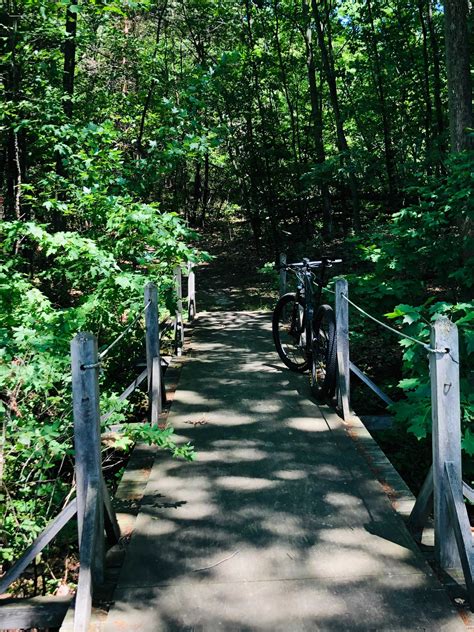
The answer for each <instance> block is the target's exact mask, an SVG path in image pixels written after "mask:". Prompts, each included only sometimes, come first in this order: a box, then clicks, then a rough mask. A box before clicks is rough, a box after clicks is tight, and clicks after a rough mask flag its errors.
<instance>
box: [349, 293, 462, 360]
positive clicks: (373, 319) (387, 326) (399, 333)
mask: <svg viewBox="0 0 474 632" xmlns="http://www.w3.org/2000/svg"><path fill="white" fill-rule="evenodd" d="M341 296H342V298H343V299H344V300H345V301H347V302H348V303H349V305H352V307H354V308H355V309H356V310H358V311H359V312H360V313H361V314H362V315H363V316H365V317H366V318H370V320H372V321H373V322H374V323H377V325H380V326H381V327H384V328H385V329H387V330H388V331H391V332H392V333H393V334H396V335H397V336H400V338H405V339H406V340H411V341H412V342H414V343H415V344H417V345H420V346H422V347H423V348H424V349H426V351H429V352H430V353H449V349H432V348H431V347H430V345H429V344H427V343H426V342H423V341H422V340H418V339H417V338H414V337H413V336H409V335H408V334H406V333H404V332H403V331H399V330H398V329H394V327H390V325H387V323H384V322H382V321H381V320H378V318H375V316H372V314H369V313H368V312H366V311H365V310H364V309H362V307H360V306H359V305H357V304H356V303H354V301H351V299H350V298H349V297H348V296H346V295H345V294H341Z"/></svg>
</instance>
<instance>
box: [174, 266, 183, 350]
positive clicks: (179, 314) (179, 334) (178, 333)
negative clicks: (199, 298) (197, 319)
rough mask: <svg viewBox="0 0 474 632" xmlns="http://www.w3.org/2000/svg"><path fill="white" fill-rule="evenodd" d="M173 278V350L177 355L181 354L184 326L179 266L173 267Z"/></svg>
mask: <svg viewBox="0 0 474 632" xmlns="http://www.w3.org/2000/svg"><path fill="white" fill-rule="evenodd" d="M174 279H175V287H176V296H177V306H176V315H175V323H174V333H175V352H176V355H177V356H181V355H182V353H183V346H184V327H183V283H182V272H181V266H176V267H175V269H174Z"/></svg>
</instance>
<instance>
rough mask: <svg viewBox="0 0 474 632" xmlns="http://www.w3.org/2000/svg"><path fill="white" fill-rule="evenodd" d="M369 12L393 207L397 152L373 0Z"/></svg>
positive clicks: (389, 190) (374, 68) (389, 193)
mask: <svg viewBox="0 0 474 632" xmlns="http://www.w3.org/2000/svg"><path fill="white" fill-rule="evenodd" d="M366 6H367V13H368V16H369V25H370V37H369V43H370V48H371V49H372V55H373V72H374V79H375V86H376V90H377V93H378V97H379V101H380V113H381V116H382V126H383V143H384V153H385V168H386V170H387V180H388V195H389V199H390V203H391V205H392V207H395V206H396V194H397V188H398V187H397V175H396V169H395V154H394V150H393V143H392V128H391V121H390V116H389V114H388V108H387V99H386V95H385V86H384V81H383V76H382V62H381V59H380V55H379V49H378V45H377V35H376V32H375V24H374V15H373V11H372V3H371V0H366Z"/></svg>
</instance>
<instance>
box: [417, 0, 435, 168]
mask: <svg viewBox="0 0 474 632" xmlns="http://www.w3.org/2000/svg"><path fill="white" fill-rule="evenodd" d="M426 5H427V3H426V0H418V15H419V16H420V24H421V32H422V36H423V93H424V97H425V142H426V153H427V155H428V156H429V155H430V152H431V147H432V142H431V139H432V136H431V127H432V124H433V110H432V107H431V93H430V64H429V56H428V33H427V28H426V21H425V8H426ZM429 160H430V158H429ZM430 171H431V167H430V164H428V172H430Z"/></svg>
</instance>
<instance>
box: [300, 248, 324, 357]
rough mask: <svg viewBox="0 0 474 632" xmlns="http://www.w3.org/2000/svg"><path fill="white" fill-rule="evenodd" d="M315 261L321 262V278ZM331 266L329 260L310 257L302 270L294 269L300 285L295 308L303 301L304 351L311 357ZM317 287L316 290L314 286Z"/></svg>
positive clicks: (304, 261) (304, 262) (302, 329)
mask: <svg viewBox="0 0 474 632" xmlns="http://www.w3.org/2000/svg"><path fill="white" fill-rule="evenodd" d="M315 263H320V264H321V265H320V266H317V269H318V270H320V276H319V278H316V275H315V273H314V272H312V270H313V269H315V268H316V266H315V265H314V264H315ZM311 264H313V265H311ZM328 267H329V265H328V261H327V260H325V259H323V260H322V261H320V262H311V261H309V259H303V265H302V266H301V268H300V270H294V271H295V274H296V276H297V278H298V286H297V288H296V302H295V309H299V299H300V298H301V299H302V301H303V306H304V307H303V322H302V327H301V331H304V332H305V341H304V351H305V354H306V356H307V357H310V354H311V348H312V342H313V331H312V330H313V322H314V318H315V316H316V312H317V310H318V308H319V307H320V305H321V298H322V292H323V287H324V281H325V278H324V277H325V272H326V270H327V268H328ZM315 286H316V287H317V290H316V291H315V289H314V287H315Z"/></svg>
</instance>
